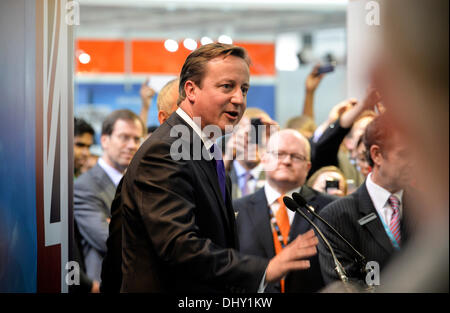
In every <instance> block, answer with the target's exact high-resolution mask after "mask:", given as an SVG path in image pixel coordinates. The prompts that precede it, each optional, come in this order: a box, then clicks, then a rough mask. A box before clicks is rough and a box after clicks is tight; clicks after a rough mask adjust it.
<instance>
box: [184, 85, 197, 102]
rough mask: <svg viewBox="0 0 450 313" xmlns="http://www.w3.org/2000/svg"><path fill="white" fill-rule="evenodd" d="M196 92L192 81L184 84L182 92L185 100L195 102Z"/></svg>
mask: <svg viewBox="0 0 450 313" xmlns="http://www.w3.org/2000/svg"><path fill="white" fill-rule="evenodd" d="M196 91H197V85H196V84H195V83H194V82H193V81H192V80H188V81H186V83H185V84H184V92H185V93H186V98H187V99H188V100H189V101H190V102H194V101H195V95H196Z"/></svg>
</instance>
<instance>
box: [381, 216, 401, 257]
mask: <svg viewBox="0 0 450 313" xmlns="http://www.w3.org/2000/svg"><path fill="white" fill-rule="evenodd" d="M380 220H381V223H382V224H383V227H384V230H385V232H386V234H387V235H388V237H389V239H391V242H392V245H393V246H394V248H395V249H396V250H400V245H399V244H398V242H397V240H395V237H394V235H393V234H392V232H391V229H390V228H389V227H388V226H387V225H386V223H385V222H384V219H383V218H382V217H381V218H380Z"/></svg>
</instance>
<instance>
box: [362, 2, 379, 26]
mask: <svg viewBox="0 0 450 313" xmlns="http://www.w3.org/2000/svg"><path fill="white" fill-rule="evenodd" d="M365 9H366V11H369V12H367V14H366V24H367V25H369V26H380V4H379V3H378V2H377V1H369V2H367V3H366V5H365Z"/></svg>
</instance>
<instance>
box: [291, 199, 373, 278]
mask: <svg viewBox="0 0 450 313" xmlns="http://www.w3.org/2000/svg"><path fill="white" fill-rule="evenodd" d="M292 198H293V199H294V201H295V202H296V203H297V204H298V205H299V206H300V207H304V208H305V209H307V210H308V211H309V212H310V213H311V214H312V215H314V217H316V218H318V219H319V220H320V221H321V222H322V223H324V224H325V225H327V227H328V228H329V229H331V231H332V232H333V233H335V234H336V235H337V236H338V237H339V238H340V239H341V240H342V241H343V242H344V243H345V244H346V245H347V246H348V247H349V248H350V249H351V250H352V251H353V252H354V253H355V254H356V258H355V262H356V264H358V265H359V268H360V272H361V274H363V275H364V274H367V270H366V258H365V256H363V255H362V254H361V253H360V252H359V251H358V250H356V248H355V247H353V246H352V244H351V243H350V242H348V241H347V239H345V238H344V237H343V236H342V235H341V234H340V233H339V232H338V231H337V230H336V229H335V228H334V227H333V226H331V225H330V224H329V223H328V222H327V221H325V220H324V219H323V218H322V217H321V216H320V215H319V214H317V213H316V212H315V209H314V207H312V206H311V205H309V204H308V203H307V202H306V200H305V198H303V197H302V195H300V194H299V193H298V192H294V193H293V194H292Z"/></svg>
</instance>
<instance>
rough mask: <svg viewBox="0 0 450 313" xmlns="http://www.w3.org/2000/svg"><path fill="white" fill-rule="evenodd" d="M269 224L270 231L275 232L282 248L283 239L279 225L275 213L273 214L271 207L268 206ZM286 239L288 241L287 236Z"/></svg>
mask: <svg viewBox="0 0 450 313" xmlns="http://www.w3.org/2000/svg"><path fill="white" fill-rule="evenodd" d="M269 208H270V207H269ZM270 226H271V228H272V232H275V233H276V234H277V238H278V240H279V241H280V244H281V248H283V249H284V246H285V244H284V241H283V235H281V231H280V227H278V224H277V219H276V218H275V215H274V214H273V211H272V208H270ZM287 241H289V238H288V239H287Z"/></svg>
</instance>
